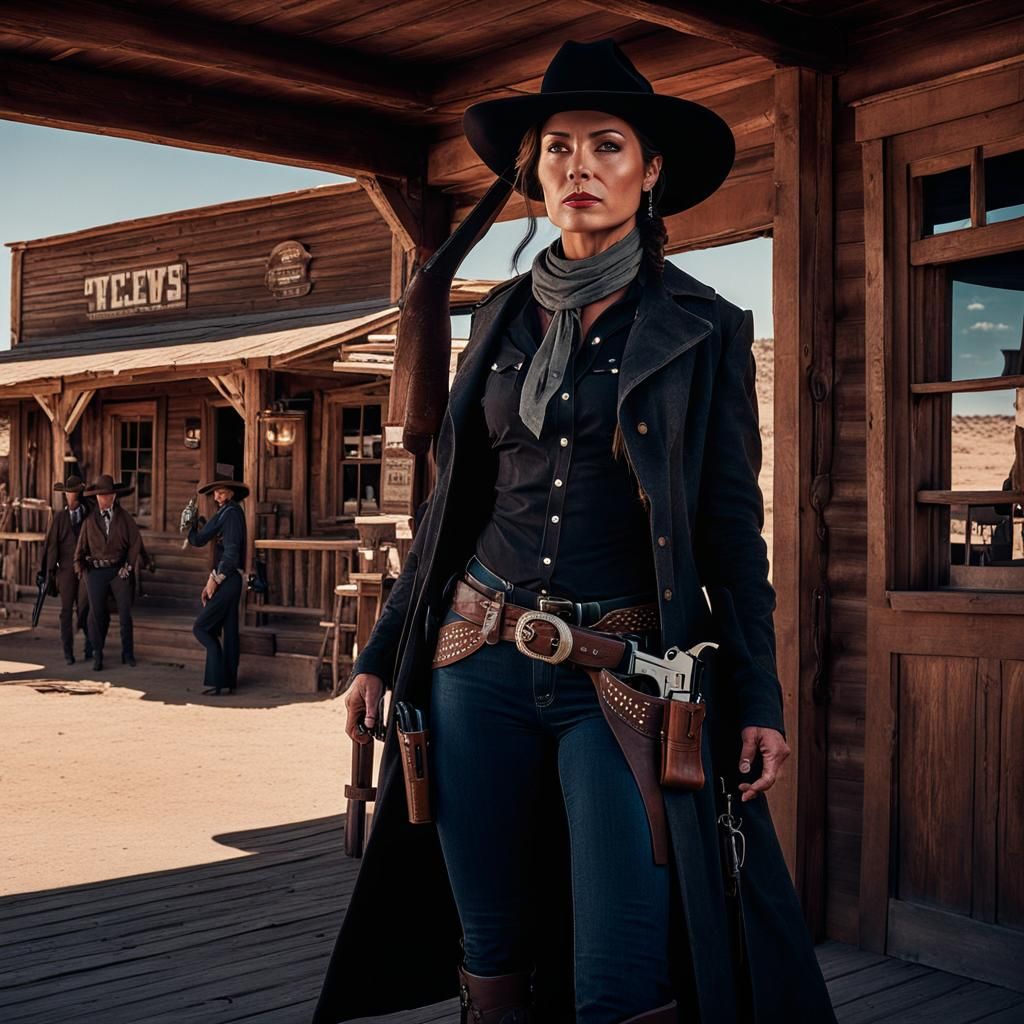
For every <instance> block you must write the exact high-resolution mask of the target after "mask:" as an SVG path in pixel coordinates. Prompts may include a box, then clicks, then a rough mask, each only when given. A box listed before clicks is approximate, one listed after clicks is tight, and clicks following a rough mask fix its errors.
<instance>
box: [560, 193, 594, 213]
mask: <svg viewBox="0 0 1024 1024" xmlns="http://www.w3.org/2000/svg"><path fill="white" fill-rule="evenodd" d="M600 201H601V200H600V199H598V198H597V196H592V195H591V194H590V193H589V192H570V193H569V195H567V196H566V197H565V198H564V199H563V200H562V205H563V206H568V207H571V208H572V209H574V210H587V209H589V208H590V207H591V206H595V205H596V204H597V203H599V202H600Z"/></svg>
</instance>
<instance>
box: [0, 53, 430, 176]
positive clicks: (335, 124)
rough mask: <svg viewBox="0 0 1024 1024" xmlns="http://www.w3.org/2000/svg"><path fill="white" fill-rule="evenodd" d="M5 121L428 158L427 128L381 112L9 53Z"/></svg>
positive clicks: (253, 153) (370, 162) (319, 164)
mask: <svg viewBox="0 0 1024 1024" xmlns="http://www.w3.org/2000/svg"><path fill="white" fill-rule="evenodd" d="M0 118H7V119H8V120H11V121H27V122H31V123H35V124H44V125H48V126H49V127H51V128H67V129H71V130H73V131H89V132H95V133H97V134H100V135H114V136H120V137H122V138H129V139H137V140H139V141H142V142H156V143H164V144H170V145H176V146H185V147H187V148H189V149H199V150H204V151H206V152H210V153H224V154H227V155H229V156H239V157H246V158H248V159H251V160H268V161H272V162H275V163H288V164H294V165H298V166H301V167H312V168H315V169H317V170H321V171H328V172H330V173H334V174H352V175H356V174H386V175H388V176H390V177H396V178H400V177H404V176H406V175H407V174H408V173H409V172H410V170H411V169H412V168H413V166H416V165H419V163H420V162H421V160H422V155H421V154H422V147H425V145H426V142H425V141H423V142H422V143H421V142H420V139H421V134H420V132H419V131H418V130H417V129H416V128H415V127H412V126H410V125H407V124H401V123H399V122H392V121H390V120H389V119H388V118H385V117H383V116H382V115H376V116H374V117H373V118H372V119H368V118H365V117H361V116H358V115H354V114H351V113H350V112H349V111H347V110H345V109H344V108H340V107H333V108H332V107H327V106H323V105H321V106H319V107H314V106H300V105H297V104H288V103H279V102H266V101H261V100H254V99H251V98H248V97H242V96H239V95H237V94H234V93H227V92H222V91H217V90H213V89H203V88H199V87H195V86H185V85H181V84H179V83H177V82H172V81H169V80H161V79H152V78H138V77H135V76H126V75H113V74H107V73H104V72H95V71H84V70H81V69H79V68H74V67H71V66H70V65H69V64H67V63H64V62H62V63H59V64H53V63H51V62H47V61H33V60H25V59H21V58H16V57H7V58H6V59H5V60H4V61H3V64H2V65H0Z"/></svg>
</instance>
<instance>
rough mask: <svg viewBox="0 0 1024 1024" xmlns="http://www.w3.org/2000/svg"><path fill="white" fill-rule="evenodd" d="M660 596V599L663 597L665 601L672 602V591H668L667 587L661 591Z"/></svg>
mask: <svg viewBox="0 0 1024 1024" xmlns="http://www.w3.org/2000/svg"><path fill="white" fill-rule="evenodd" d="M661 594H662V597H664V598H665V600H666V601H671V600H672V591H671V590H669V589H668V587H666V588H665V589H664V590H663V591H662V592H661Z"/></svg>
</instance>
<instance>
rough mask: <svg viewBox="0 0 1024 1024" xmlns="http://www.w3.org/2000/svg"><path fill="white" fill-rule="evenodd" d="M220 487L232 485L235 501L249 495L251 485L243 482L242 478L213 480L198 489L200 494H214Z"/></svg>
mask: <svg viewBox="0 0 1024 1024" xmlns="http://www.w3.org/2000/svg"><path fill="white" fill-rule="evenodd" d="M218 487H230V488H231V490H232V491H234V494H235V501H242V499H243V498H247V497H248V496H249V485H248V484H243V483H242V482H241V481H240V480H212V481H210V483H208V484H203V485H202V486H201V487H198V488H197V489H196V490H197V493H199V494H212V493H213V492H214V491H215V490H216V489H217V488H218Z"/></svg>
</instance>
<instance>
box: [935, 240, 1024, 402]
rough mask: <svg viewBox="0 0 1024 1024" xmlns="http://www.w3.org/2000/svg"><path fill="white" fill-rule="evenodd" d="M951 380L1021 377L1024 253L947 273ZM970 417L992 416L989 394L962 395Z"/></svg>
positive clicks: (992, 397)
mask: <svg viewBox="0 0 1024 1024" xmlns="http://www.w3.org/2000/svg"><path fill="white" fill-rule="evenodd" d="M950 281H951V303H952V309H951V313H952V316H951V318H950V322H951V324H952V339H951V349H950V352H951V356H952V368H951V373H952V376H951V377H950V379H951V380H976V379H978V378H979V377H1004V376H1008V375H1012V374H1018V373H1024V365H1022V363H1021V346H1022V343H1024V252H1011V253H1003V254H1001V255H998V256H986V257H984V258H982V259H976V260H964V261H963V262H962V263H957V264H953V266H952V267H951V268H950ZM963 399H964V400H968V399H969V400H970V401H971V402H972V403H973V411H974V412H976V413H977V412H982V411H996V410H995V405H997V404H998V403H999V402H1000V401H1001V399H998V398H996V397H995V393H993V392H978V393H976V394H974V395H969V396H968V395H964V396H963Z"/></svg>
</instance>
